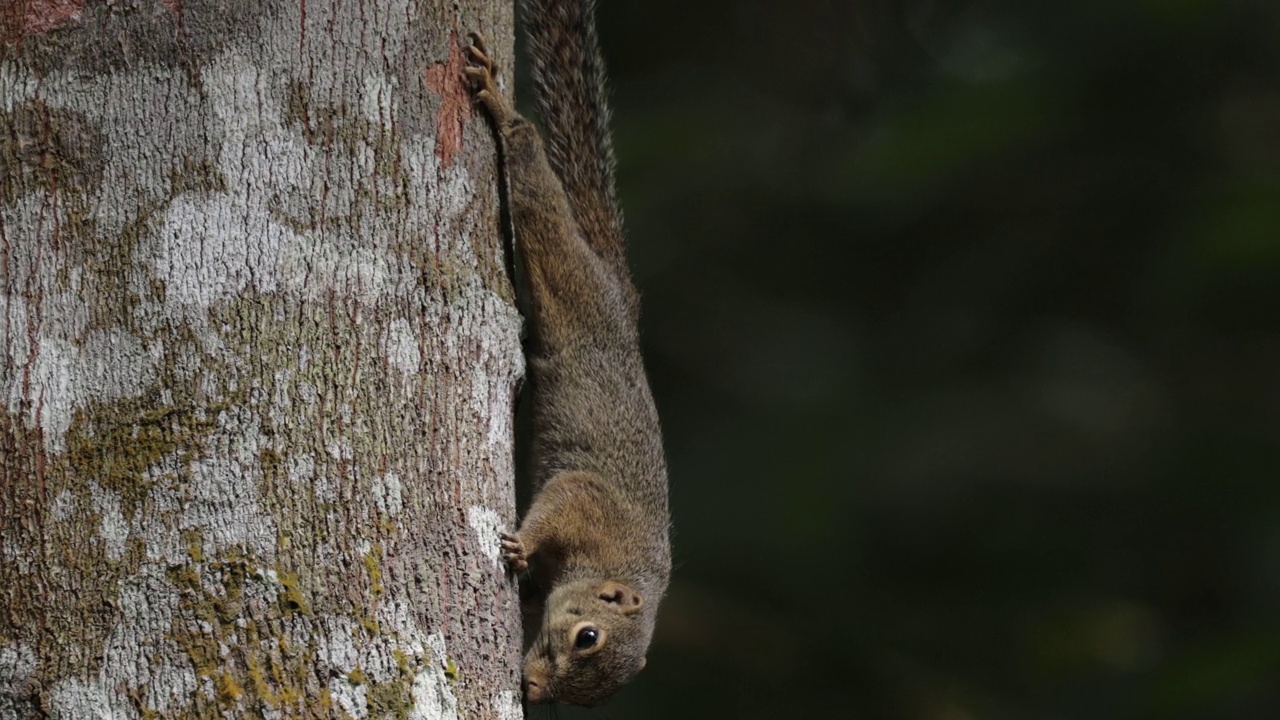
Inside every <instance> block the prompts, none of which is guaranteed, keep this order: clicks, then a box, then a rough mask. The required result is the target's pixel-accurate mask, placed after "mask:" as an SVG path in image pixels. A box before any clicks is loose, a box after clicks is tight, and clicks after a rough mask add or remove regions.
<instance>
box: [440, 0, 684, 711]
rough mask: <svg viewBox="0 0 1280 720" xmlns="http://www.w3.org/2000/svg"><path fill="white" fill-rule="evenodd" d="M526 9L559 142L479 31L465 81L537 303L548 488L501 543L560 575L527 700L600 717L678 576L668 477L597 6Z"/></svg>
mask: <svg viewBox="0 0 1280 720" xmlns="http://www.w3.org/2000/svg"><path fill="white" fill-rule="evenodd" d="M524 10H525V26H526V28H528V31H529V34H530V38H529V46H530V54H531V60H532V77H533V81H534V89H535V94H536V97H537V101H538V107H539V114H540V116H541V117H542V119H543V121H544V126H545V128H546V133H547V137H546V142H545V144H544V141H543V138H542V137H540V136H539V134H538V132H537V130H536V129H535V128H534V126H533V125H532V124H531V123H529V122H528V121H527V120H526V119H525V118H523V117H521V116H520V115H519V114H518V113H516V112H515V111H514V110H513V109H512V108H511V107H510V105H509V104H508V103H507V102H506V100H505V99H504V98H503V97H502V95H501V93H500V91H499V90H498V87H497V84H496V82H495V80H494V65H493V62H492V60H491V59H490V56H489V53H488V51H487V49H486V48H485V45H484V40H483V38H481V37H480V36H479V35H475V34H473V35H472V36H471V44H470V46H469V48H468V55H469V60H470V62H469V66H468V67H467V70H466V73H467V77H468V78H469V79H470V81H471V84H472V89H473V92H474V94H475V97H476V101H477V102H478V103H479V104H480V105H481V106H482V107H483V108H484V109H485V111H486V112H487V114H488V115H489V117H490V118H491V119H492V120H493V123H494V126H495V128H496V130H497V132H498V136H499V139H500V146H501V149H502V155H503V162H504V164H505V169H506V177H507V179H508V184H509V186H510V197H509V198H508V202H509V205H510V213H511V217H512V224H513V226H514V231H515V241H516V247H517V248H518V250H519V252H520V254H521V257H522V259H523V261H524V266H525V270H526V273H525V276H526V279H527V282H528V286H529V295H530V300H531V302H530V314H531V318H530V319H531V321H532V330H533V332H532V339H533V342H532V347H531V349H530V357H529V368H530V373H531V374H532V375H533V378H534V385H533V387H534V395H533V432H534V438H533V452H534V467H535V477H534V482H535V492H534V498H533V502H532V504H531V506H530V508H529V510H528V511H527V512H526V513H525V517H524V520H523V522H522V523H521V525H520V529H519V530H518V531H517V532H516V533H514V534H504V535H503V536H502V541H501V542H502V551H503V555H504V557H505V558H506V561H507V563H508V566H509V567H510V568H511V569H513V570H515V571H521V570H524V569H525V568H527V567H528V564H529V560H530V558H532V559H533V560H534V562H535V563H537V564H538V565H539V568H540V570H542V571H543V572H544V574H545V576H546V577H547V578H548V580H549V588H550V589H549V591H548V592H547V597H546V602H545V606H544V613H543V619H542V624H541V626H540V629H539V633H538V636H537V638H536V639H535V641H534V642H533V644H532V646H531V647H530V648H529V650H528V652H527V654H526V656H525V663H524V691H525V697H526V699H527V700H528V701H530V702H565V703H571V704H576V705H588V706H590V705H596V704H599V703H601V702H603V701H604V700H606V699H608V698H609V697H610V696H611V695H613V693H614V692H616V691H617V690H618V688H620V687H621V686H622V685H623V684H625V683H626V682H627V681H629V680H630V679H631V678H632V677H634V676H635V674H636V673H638V672H639V671H640V670H641V669H642V668H643V667H644V665H645V658H646V655H647V652H648V649H649V644H650V641H651V640H652V638H653V630H654V624H655V621H656V617H657V610H658V605H659V603H660V601H661V600H662V596H663V595H664V594H665V592H666V588H667V583H668V579H669V577H670V574H671V547H670V540H669V531H670V513H669V509H668V499H667V496H668V490H667V467H666V460H665V458H664V455H663V449H662V431H661V426H660V424H659V421H658V414H657V410H656V408H655V406H654V402H653V396H652V393H651V392H650V389H649V383H648V379H647V377H646V375H645V371H644V364H643V360H642V357H641V351H640V340H639V330H638V325H637V321H638V316H639V294H638V293H637V291H636V289H635V286H634V285H633V283H632V281H631V278H630V275H629V272H628V270H627V266H626V262H625V246H624V242H623V235H622V229H621V228H622V220H621V213H620V212H619V210H618V207H617V203H616V200H615V197H614V182H613V152H612V148H611V146H610V144H609V136H608V107H607V105H606V104H605V102H604V88H603V85H604V71H603V63H602V61H601V59H600V55H599V49H598V47H597V43H596V39H595V30H594V23H593V20H592V5H591V3H590V2H585V1H584V0H528V1H527V2H526V3H525V5H524Z"/></svg>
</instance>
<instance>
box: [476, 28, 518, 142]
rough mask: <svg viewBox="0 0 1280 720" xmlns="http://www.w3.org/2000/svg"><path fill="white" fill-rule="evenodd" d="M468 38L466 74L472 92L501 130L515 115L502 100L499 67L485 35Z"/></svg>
mask: <svg viewBox="0 0 1280 720" xmlns="http://www.w3.org/2000/svg"><path fill="white" fill-rule="evenodd" d="M467 38H468V40H470V44H469V45H467V62H468V63H469V64H468V65H467V67H466V68H465V69H464V72H465V73H466V76H467V79H468V80H469V81H470V83H471V91H472V92H473V93H474V94H475V97H476V100H477V101H478V102H479V103H480V104H481V105H483V106H484V108H485V110H487V111H488V113H489V115H490V116H491V117H492V118H493V119H494V121H496V122H497V123H498V126H499V127H500V128H501V127H503V126H504V125H506V124H507V123H509V122H510V121H511V120H512V119H513V118H514V117H515V114H514V113H513V112H512V111H511V108H510V107H509V106H508V105H507V103H506V101H505V100H504V99H503V98H502V91H501V90H499V89H498V82H497V80H496V78H497V75H498V70H497V65H496V64H495V63H494V62H493V58H491V57H490V55H489V49H488V47H487V46H486V45H485V40H484V36H483V35H481V34H480V33H478V32H471V33H468V34H467Z"/></svg>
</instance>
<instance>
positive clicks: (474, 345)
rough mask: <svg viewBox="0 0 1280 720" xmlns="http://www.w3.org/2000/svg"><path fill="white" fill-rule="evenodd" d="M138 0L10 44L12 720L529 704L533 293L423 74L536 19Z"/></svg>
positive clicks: (6, 166) (463, 10)
mask: <svg viewBox="0 0 1280 720" xmlns="http://www.w3.org/2000/svg"><path fill="white" fill-rule="evenodd" d="M109 5H112V4H101V3H89V4H86V5H84V12H82V13H80V15H78V16H77V17H76V18H74V19H67V20H66V21H65V22H62V23H61V24H59V25H58V26H57V27H56V28H52V27H51V28H49V29H47V30H42V31H41V32H40V33H34V34H28V35H26V36H24V37H22V38H21V42H7V43H6V44H5V45H4V46H3V47H4V49H3V52H0V223H2V224H0V341H2V342H3V345H2V346H0V391H3V393H4V397H5V399H6V407H5V412H3V413H0V451H2V452H0V470H2V471H3V489H0V530H2V531H3V540H2V541H0V605H3V606H5V607H6V608H9V609H10V611H9V612H7V613H0V718H7V717H9V716H10V715H12V716H13V717H27V716H30V715H32V714H33V713H39V712H43V713H47V714H48V715H50V716H52V717H63V718H71V717H77V718H78V717H89V716H109V717H118V718H211V717H251V718H252V717H262V718H294V717H297V718H334V717H338V718H343V717H355V718H366V717H368V718H381V717H398V718H427V717H431V718H437V717H439V718H450V717H462V716H467V717H504V718H505V717H512V712H511V708H512V707H514V706H513V701H512V695H511V693H512V688H514V687H515V686H516V682H517V678H518V660H519V658H518V654H519V647H518V646H519V639H520V633H519V616H518V613H517V612H516V597H515V593H514V588H513V586H512V585H511V583H510V582H509V580H508V579H506V578H505V577H504V576H503V574H502V570H501V568H500V567H499V566H498V565H497V564H496V563H494V562H493V560H492V557H493V548H490V547H486V546H483V543H484V542H487V541H486V540H485V538H487V537H488V536H489V535H490V534H492V533H491V532H490V533H479V532H477V531H475V530H474V527H475V521H474V518H475V517H484V518H486V520H485V522H486V523H487V524H486V527H489V526H490V525H495V524H496V523H498V522H501V523H509V522H510V521H511V518H512V514H513V508H512V503H511V489H510V482H511V475H512V463H511V410H512V408H511V403H512V401H513V394H514V389H515V387H516V384H517V382H518V380H519V376H520V373H521V371H522V359H521V355H520V346H519V317H518V315H517V314H516V312H515V310H514V307H513V304H512V298H513V294H512V291H511V287H510V282H509V278H507V277H506V273H505V270H504V268H505V266H506V265H505V262H504V260H503V257H502V243H501V242H500V239H499V225H498V213H497V193H496V188H497V177H496V166H495V163H494V147H493V143H492V140H491V139H490V135H489V132H488V129H487V128H486V127H485V126H484V125H483V122H482V121H481V120H480V119H479V118H469V119H468V118H464V120H465V122H464V125H463V131H464V137H463V144H462V146H461V149H460V150H458V151H457V152H456V153H455V154H454V155H453V156H452V157H451V158H450V162H447V163H444V162H441V158H440V154H439V153H438V152H437V146H436V137H437V135H436V132H435V127H434V125H433V113H434V112H436V111H437V110H439V108H440V103H439V100H438V98H437V97H436V96H435V95H433V92H434V91H433V90H432V88H431V87H428V83H427V82H426V75H425V74H424V73H425V70H424V69H425V68H426V67H427V66H429V65H432V64H439V63H440V62H441V61H442V60H444V59H446V58H448V57H451V56H453V55H456V52H457V50H456V48H450V47H449V46H448V45H447V43H449V42H453V41H455V40H456V31H455V30H454V28H456V27H458V26H461V25H465V26H466V27H479V28H480V29H484V30H487V32H488V34H489V35H490V36H491V37H492V38H495V41H498V42H500V41H501V40H502V38H504V37H505V38H506V39H507V41H508V42H509V40H510V22H511V18H510V11H509V9H504V10H501V11H495V10H494V9H493V8H490V7H488V6H487V4H486V3H483V2H479V0H477V1H476V2H464V3H435V2H417V1H416V0H370V1H369V2H366V3H364V4H362V5H361V6H360V7H356V6H355V5H351V4H334V5H331V4H322V5H317V4H305V5H299V4H296V3H294V4H290V3H285V2H277V1H274V0H273V1H272V2H267V3H239V4H237V3H232V4H230V5H228V4H227V3H221V2H214V1H213V0H207V1H192V0H187V1H186V2H183V3H181V5H180V6H178V5H175V6H174V7H169V6H168V5H163V4H160V5H159V6H158V9H141V6H145V5H146V3H142V4H136V5H139V7H138V8H134V7H133V5H130V6H129V8H128V9H127V11H123V10H122V11H116V10H112V9H111V8H109V7H108V6H109ZM240 5H243V6H244V9H245V10H246V11H245V12H244V13H242V14H240V15H237V14H236V12H235V10H236V8H237V7H239V6H240ZM303 7H306V8H307V10H306V12H305V14H304V13H303V12H302V8H303ZM122 8H123V6H122ZM175 8H178V9H177V10H175ZM23 32H24V33H25V32H27V31H25V30H24V31H23ZM157 32H160V33H161V35H155V34H156V33H157ZM457 81H458V82H459V83H460V82H462V79H461V77H459V78H458V79H457ZM437 82H438V81H437ZM477 508H479V509H480V511H479V512H480V515H476V512H477V510H476V509H477ZM493 518H497V520H496V521H495V520H493ZM517 716H518V712H517Z"/></svg>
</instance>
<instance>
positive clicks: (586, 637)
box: [573, 627, 600, 650]
mask: <svg viewBox="0 0 1280 720" xmlns="http://www.w3.org/2000/svg"><path fill="white" fill-rule="evenodd" d="M599 641H600V631H599V630H597V629H595V628H593V627H584V628H582V629H581V630H579V631H578V637H576V638H574V640H573V649H575V650H586V649H588V648H591V647H595V644H596V643H597V642H599Z"/></svg>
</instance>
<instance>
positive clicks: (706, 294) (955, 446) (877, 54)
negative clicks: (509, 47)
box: [533, 0, 1280, 720]
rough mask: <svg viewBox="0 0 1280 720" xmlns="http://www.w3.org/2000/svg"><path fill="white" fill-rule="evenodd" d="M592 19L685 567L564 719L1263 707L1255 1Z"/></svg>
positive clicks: (1272, 70) (1269, 654) (1270, 221)
mask: <svg viewBox="0 0 1280 720" xmlns="http://www.w3.org/2000/svg"><path fill="white" fill-rule="evenodd" d="M600 23H601V34H602V38H603V42H604V44H605V52H606V55H607V57H608V60H609V62H610V68H611V71H612V78H613V84H614V96H615V109H616V117H615V131H616V137H617V144H618V150H619V155H620V158H619V160H620V162H619V166H620V170H619V172H620V178H619V180H620V185H621V194H622V198H623V201H624V204H625V206H626V209H627V212H628V225H629V232H630V240H631V255H632V257H633V264H634V267H635V274H636V277H637V280H638V282H639V284H640V285H641V287H642V289H643V291H644V293H645V317H644V332H645V340H646V343H647V346H648V363H649V366H650V370H651V373H652V377H653V382H654V385H655V390H656V392H657V395H658V402H659V406H660V409H661V411H662V414H663V417H664V421H665V424H666V430H667V441H668V445H669V452H670V461H671V468H672V483H673V488H672V501H673V505H674V513H675V525H676V534H675V542H676V555H677V563H678V570H677V573H676V576H675V580H674V583H673V586H672V590H671V595H670V598H669V600H668V603H667V605H666V606H665V608H664V616H663V619H662V623H661V625H660V627H659V636H658V638H657V640H656V642H655V646H654V648H653V651H652V655H651V658H650V663H649V669H647V670H646V671H645V672H644V673H643V674H642V675H641V677H640V679H638V680H637V681H636V682H635V683H634V684H633V685H632V686H631V687H629V688H628V689H626V690H624V691H623V692H622V693H621V694H620V695H619V696H618V698H616V699H615V700H614V702H613V703H612V704H611V705H609V706H608V707H606V708H604V709H601V710H594V711H576V710H568V709H562V710H558V711H557V714H558V716H559V717H568V718H573V717H603V718H615V719H618V720H621V719H623V718H640V717H655V716H662V717H669V718H680V717H689V718H695V717H696V718H707V717H734V718H771V719H772V718H778V717H860V718H886V719H887V718H894V719H897V718H907V719H917V718H918V719H920V720H982V719H986V718H1010V719H1017V720H1024V719H1026V720H1035V719H1038V718H1046V719H1048V718H1052V719H1055V720H1057V719H1067V718H1104V719H1105V718H1139V719H1146V718H1150V719H1153V720H1154V719H1157V718H1159V719H1161V720H1164V719H1173V720H1179V719H1183V718H1185V719H1188V720H1189V719H1193V718H1206V719H1208V718H1213V719H1218V718H1239V719H1242V720H1243V719H1246V718H1277V717H1280V472H1278V470H1280V412H1278V411H1280V322H1278V318H1277V311H1280V42H1278V41H1277V38H1280V4H1276V3H1274V2H1272V0H1253V1H1252V2H1248V1H1235V2H1233V1H1225V0H1224V1H1221V2H1209V1H1208V0H1111V1H1107V2H1103V1H1101V0H1081V1H1077V2H1067V3H1056V2H1034V1H1033V2H1022V3H1012V2H995V1H994V0H972V1H969V2H944V1H941V0H939V1H927V0H917V1H915V2H896V1H893V0H862V1H861V2H843V1H841V0H785V1H784V0H770V1H766V0H735V1H732V2H730V1H728V0H703V1H702V2H696V3H689V2H677V1H676V0H648V1H647V2H644V3H622V2H612V1H611V0H604V2H602V7H601V8H600ZM533 716H534V717H543V716H545V715H543V714H542V713H541V712H535V713H534V715H533Z"/></svg>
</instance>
